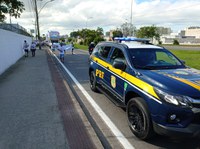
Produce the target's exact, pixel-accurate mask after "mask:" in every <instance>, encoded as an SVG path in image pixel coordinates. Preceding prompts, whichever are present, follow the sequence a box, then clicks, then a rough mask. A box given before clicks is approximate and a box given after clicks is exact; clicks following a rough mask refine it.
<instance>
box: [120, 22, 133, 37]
mask: <svg viewBox="0 0 200 149" xmlns="http://www.w3.org/2000/svg"><path fill="white" fill-rule="evenodd" d="M121 31H122V33H123V36H125V37H127V36H134V34H135V32H136V27H135V26H133V24H132V23H127V22H126V23H124V24H122V25H121Z"/></svg>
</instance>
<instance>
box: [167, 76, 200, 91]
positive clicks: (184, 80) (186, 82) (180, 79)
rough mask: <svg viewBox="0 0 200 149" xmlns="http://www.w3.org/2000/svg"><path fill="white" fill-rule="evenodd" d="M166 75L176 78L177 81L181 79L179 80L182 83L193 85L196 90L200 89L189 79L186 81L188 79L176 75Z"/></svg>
mask: <svg viewBox="0 0 200 149" xmlns="http://www.w3.org/2000/svg"><path fill="white" fill-rule="evenodd" d="M168 76H169V77H171V78H174V79H176V80H178V81H181V82H183V83H185V84H187V85H190V86H192V87H194V88H195V89H197V90H199V91H200V86H199V85H197V84H195V83H192V82H190V81H188V80H186V79H182V78H178V77H175V76H171V75H168Z"/></svg>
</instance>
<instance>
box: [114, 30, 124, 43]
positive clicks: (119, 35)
mask: <svg viewBox="0 0 200 149" xmlns="http://www.w3.org/2000/svg"><path fill="white" fill-rule="evenodd" d="M115 37H123V33H122V31H120V30H119V29H116V30H114V31H113V37H112V39H113V40H114V38H115Z"/></svg>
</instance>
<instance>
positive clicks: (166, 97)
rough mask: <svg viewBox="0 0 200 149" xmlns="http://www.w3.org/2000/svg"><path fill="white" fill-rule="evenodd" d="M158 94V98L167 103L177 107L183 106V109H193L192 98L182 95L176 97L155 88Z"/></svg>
mask: <svg viewBox="0 0 200 149" xmlns="http://www.w3.org/2000/svg"><path fill="white" fill-rule="evenodd" d="M154 90H155V92H156V94H157V95H158V97H159V98H160V99H161V100H163V101H166V102H167V103H170V104H173V105H176V106H181V107H185V108H192V104H191V102H190V99H191V98H190V97H187V96H182V95H175V94H172V93H168V92H165V91H162V90H160V89H158V88H154Z"/></svg>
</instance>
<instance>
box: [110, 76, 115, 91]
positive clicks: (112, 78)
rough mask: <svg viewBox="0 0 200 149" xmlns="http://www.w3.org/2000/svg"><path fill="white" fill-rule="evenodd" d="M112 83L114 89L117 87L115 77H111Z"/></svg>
mask: <svg viewBox="0 0 200 149" xmlns="http://www.w3.org/2000/svg"><path fill="white" fill-rule="evenodd" d="M110 83H111V86H112V87H113V88H115V87H116V78H115V76H111V79H110Z"/></svg>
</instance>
